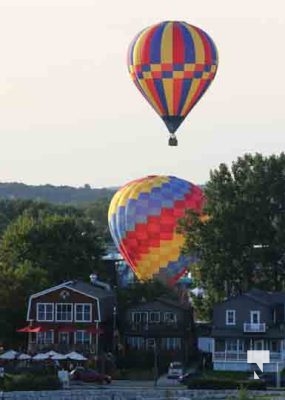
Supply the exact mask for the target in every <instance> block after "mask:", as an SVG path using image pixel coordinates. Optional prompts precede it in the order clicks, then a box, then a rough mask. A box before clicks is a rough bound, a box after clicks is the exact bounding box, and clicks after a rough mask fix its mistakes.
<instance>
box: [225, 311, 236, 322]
mask: <svg viewBox="0 0 285 400" xmlns="http://www.w3.org/2000/svg"><path fill="white" fill-rule="evenodd" d="M235 324H236V310H227V311H226V325H235Z"/></svg>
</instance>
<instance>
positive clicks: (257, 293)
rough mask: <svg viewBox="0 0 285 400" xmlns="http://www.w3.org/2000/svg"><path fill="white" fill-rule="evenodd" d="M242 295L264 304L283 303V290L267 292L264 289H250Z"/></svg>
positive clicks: (284, 296)
mask: <svg viewBox="0 0 285 400" xmlns="http://www.w3.org/2000/svg"><path fill="white" fill-rule="evenodd" d="M244 295H245V296H247V297H249V298H251V299H253V300H256V301H258V302H259V303H262V304H265V305H274V304H277V303H285V293H283V292H267V291H265V290H260V289H252V290H250V291H249V292H247V293H245V294H244Z"/></svg>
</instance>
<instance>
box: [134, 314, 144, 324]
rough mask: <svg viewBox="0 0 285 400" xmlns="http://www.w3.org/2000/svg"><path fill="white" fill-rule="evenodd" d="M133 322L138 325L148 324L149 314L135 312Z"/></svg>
mask: <svg viewBox="0 0 285 400" xmlns="http://www.w3.org/2000/svg"><path fill="white" fill-rule="evenodd" d="M132 321H133V322H134V323H135V324H137V323H139V322H147V313H146V312H133V313H132Z"/></svg>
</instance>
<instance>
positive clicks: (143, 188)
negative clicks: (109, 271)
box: [108, 176, 204, 286]
mask: <svg viewBox="0 0 285 400" xmlns="http://www.w3.org/2000/svg"><path fill="white" fill-rule="evenodd" d="M203 203H204V196H203V192H202V190H201V189H200V188H199V187H198V186H196V185H193V184H192V183H190V182H187V181H185V180H183V179H179V178H176V177H174V176H147V177H145V178H142V179H138V180H135V181H132V182H129V183H128V184H126V185H125V186H123V187H122V188H121V189H120V190H118V191H117V193H116V194H115V195H114V197H113V198H112V200H111V203H110V206H109V213H108V220H109V228H110V232H111V235H112V237H113V240H114V242H115V244H116V246H117V248H118V250H119V251H120V253H121V254H122V256H123V257H124V259H125V260H126V262H127V263H128V264H129V265H130V266H131V268H132V269H133V271H134V273H135V274H136V276H137V277H138V278H139V279H140V280H148V279H158V280H160V281H162V282H164V283H166V284H167V285H170V286H172V285H174V284H175V282H176V281H177V280H178V279H179V278H180V277H181V276H182V275H183V274H184V272H185V270H186V269H187V268H188V267H189V266H190V264H191V262H193V261H194V260H193V257H190V256H186V255H183V254H181V248H182V246H183V244H184V237H183V235H182V234H179V233H177V232H176V230H177V226H178V220H179V219H180V218H182V217H183V216H184V215H185V211H186V209H192V210H193V211H197V212H198V213H200V212H201V211H202V207H203Z"/></svg>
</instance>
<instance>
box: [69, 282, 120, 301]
mask: <svg viewBox="0 0 285 400" xmlns="http://www.w3.org/2000/svg"><path fill="white" fill-rule="evenodd" d="M67 286H68V287H70V288H71V289H75V290H79V291H80V292H82V293H85V294H87V295H89V296H93V297H98V298H103V297H104V298H105V297H114V292H113V291H112V290H106V289H103V288H101V287H99V286H95V285H91V284H90V283H86V282H83V281H72V282H71V283H70V284H68V285H67Z"/></svg>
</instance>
